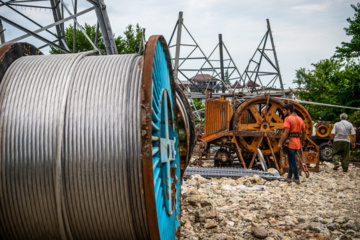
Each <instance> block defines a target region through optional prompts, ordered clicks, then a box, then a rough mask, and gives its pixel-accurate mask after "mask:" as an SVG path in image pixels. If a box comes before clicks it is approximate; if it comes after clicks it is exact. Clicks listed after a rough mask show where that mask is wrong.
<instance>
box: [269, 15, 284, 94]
mask: <svg viewBox="0 0 360 240" xmlns="http://www.w3.org/2000/svg"><path fill="white" fill-rule="evenodd" d="M266 22H267V26H268V31H269V33H270V40H271V45H272V47H273V49H274V58H275V64H276V67H277V70H278V74H279V80H280V86H281V90H282V93H283V97H285V90H284V85H283V82H282V78H281V72H280V66H279V63H278V59H277V55H276V50H275V44H274V39H273V36H272V32H271V26H270V21H269V19H266Z"/></svg>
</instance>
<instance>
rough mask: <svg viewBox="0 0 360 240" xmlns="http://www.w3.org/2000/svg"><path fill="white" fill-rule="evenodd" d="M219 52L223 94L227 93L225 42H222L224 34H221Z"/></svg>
mask: <svg viewBox="0 0 360 240" xmlns="http://www.w3.org/2000/svg"><path fill="white" fill-rule="evenodd" d="M219 50H220V71H221V79H222V82H223V86H222V92H223V93H224V92H225V75H224V57H223V42H222V34H219Z"/></svg>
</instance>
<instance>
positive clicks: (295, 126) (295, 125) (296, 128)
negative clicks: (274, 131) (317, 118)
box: [284, 114, 305, 149]
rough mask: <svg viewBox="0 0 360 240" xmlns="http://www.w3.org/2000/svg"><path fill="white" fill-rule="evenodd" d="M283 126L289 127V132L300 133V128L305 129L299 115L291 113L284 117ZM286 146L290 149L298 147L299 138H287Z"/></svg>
mask: <svg viewBox="0 0 360 240" xmlns="http://www.w3.org/2000/svg"><path fill="white" fill-rule="evenodd" d="M284 128H289V129H290V131H289V132H290V133H301V130H304V129H305V124H304V121H303V120H302V118H301V117H299V116H295V115H293V114H291V115H290V116H287V117H286V118H285V121H284ZM287 147H288V148H291V149H300V148H301V142H300V138H289V144H288V145H287Z"/></svg>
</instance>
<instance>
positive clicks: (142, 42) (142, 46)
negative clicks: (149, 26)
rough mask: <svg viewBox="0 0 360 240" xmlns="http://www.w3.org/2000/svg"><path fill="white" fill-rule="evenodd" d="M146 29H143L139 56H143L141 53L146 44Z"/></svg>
mask: <svg viewBox="0 0 360 240" xmlns="http://www.w3.org/2000/svg"><path fill="white" fill-rule="evenodd" d="M145 30H146V29H145V28H143V29H142V33H141V41H140V46H139V52H138V53H139V55H141V52H142V50H143V48H144V45H145V44H144V42H145Z"/></svg>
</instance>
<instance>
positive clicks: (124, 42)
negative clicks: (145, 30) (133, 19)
mask: <svg viewBox="0 0 360 240" xmlns="http://www.w3.org/2000/svg"><path fill="white" fill-rule="evenodd" d="M124 36H125V37H122V36H118V37H117V38H115V43H116V46H117V49H118V53H119V54H126V53H137V52H139V47H140V43H141V36H142V28H141V27H140V25H139V24H136V26H135V28H134V26H133V25H131V24H130V25H128V26H127V27H126V29H125V31H124Z"/></svg>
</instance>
